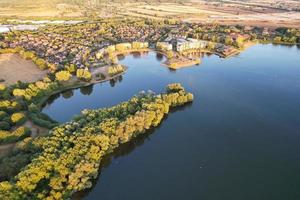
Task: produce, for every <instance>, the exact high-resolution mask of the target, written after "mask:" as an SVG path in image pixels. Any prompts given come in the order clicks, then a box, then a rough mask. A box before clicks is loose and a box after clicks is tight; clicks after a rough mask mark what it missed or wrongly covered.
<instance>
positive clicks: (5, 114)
mask: <svg viewBox="0 0 300 200" xmlns="http://www.w3.org/2000/svg"><path fill="white" fill-rule="evenodd" d="M5 117H8V114H7V113H6V112H4V111H0V120H1V121H2V120H3V119H4V118H5Z"/></svg>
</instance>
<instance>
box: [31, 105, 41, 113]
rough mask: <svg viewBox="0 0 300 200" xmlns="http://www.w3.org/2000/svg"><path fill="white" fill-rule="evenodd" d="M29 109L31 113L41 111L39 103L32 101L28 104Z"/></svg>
mask: <svg viewBox="0 0 300 200" xmlns="http://www.w3.org/2000/svg"><path fill="white" fill-rule="evenodd" d="M28 110H29V112H31V113H38V112H39V111H40V109H39V107H38V106H37V105H35V104H34V103H31V104H30V105H29V106H28Z"/></svg>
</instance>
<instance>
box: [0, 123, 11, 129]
mask: <svg viewBox="0 0 300 200" xmlns="http://www.w3.org/2000/svg"><path fill="white" fill-rule="evenodd" d="M9 129H10V124H9V123H8V122H6V121H2V122H0V130H5V131H8V130H9Z"/></svg>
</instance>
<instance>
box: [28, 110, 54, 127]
mask: <svg viewBox="0 0 300 200" xmlns="http://www.w3.org/2000/svg"><path fill="white" fill-rule="evenodd" d="M29 118H30V119H31V120H32V122H33V123H34V124H36V125H39V126H41V127H44V128H47V129H52V128H54V127H55V126H58V122H56V121H54V120H52V119H51V118H50V117H49V116H48V115H46V114H44V113H31V114H30V115H29Z"/></svg>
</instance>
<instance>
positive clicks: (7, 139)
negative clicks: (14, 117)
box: [0, 126, 30, 144]
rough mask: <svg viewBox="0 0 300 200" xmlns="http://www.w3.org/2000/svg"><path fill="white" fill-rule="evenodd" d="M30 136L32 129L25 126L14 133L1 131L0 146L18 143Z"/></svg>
mask: <svg viewBox="0 0 300 200" xmlns="http://www.w3.org/2000/svg"><path fill="white" fill-rule="evenodd" d="M28 136H30V129H29V128H27V127H23V126H21V127H19V128H17V129H16V130H15V131H13V132H9V131H0V144H7V143H11V142H17V141H20V140H22V139H24V138H26V137H28Z"/></svg>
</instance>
